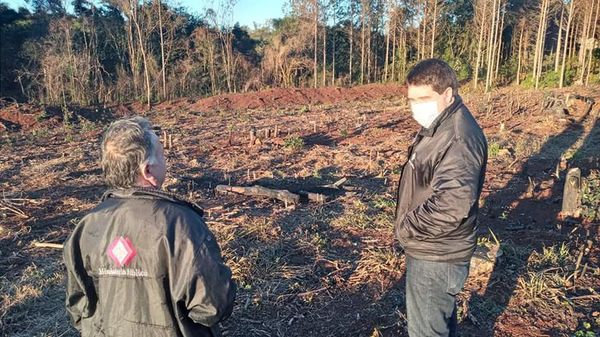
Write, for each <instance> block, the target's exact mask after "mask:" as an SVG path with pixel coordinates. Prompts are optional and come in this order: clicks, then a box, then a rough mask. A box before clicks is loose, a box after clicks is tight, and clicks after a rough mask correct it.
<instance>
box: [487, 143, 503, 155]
mask: <svg viewBox="0 0 600 337" xmlns="http://www.w3.org/2000/svg"><path fill="white" fill-rule="evenodd" d="M500 150H502V147H501V146H500V144H498V143H495V142H494V143H491V144H490V145H489V146H488V156H489V157H490V158H496V157H497V156H498V154H500Z"/></svg>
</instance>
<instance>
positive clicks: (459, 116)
mask: <svg viewBox="0 0 600 337" xmlns="http://www.w3.org/2000/svg"><path fill="white" fill-rule="evenodd" d="M406 82H407V85H408V101H409V104H410V108H411V111H412V115H413V118H414V119H415V120H416V121H417V122H418V123H419V124H420V125H421V127H422V128H421V130H420V131H419V133H418V134H417V136H416V137H415V139H414V142H413V144H412V145H411V146H410V148H409V150H408V161H407V163H406V164H405V165H404V167H403V169H402V175H401V178H400V183H399V186H398V200H397V201H398V203H397V208H396V220H395V229H394V230H395V234H396V238H397V239H398V241H399V242H400V244H401V245H402V247H403V248H404V251H405V253H406V310H407V314H408V331H409V335H410V336H411V337H433V336H456V334H457V331H456V330H457V329H456V299H455V297H456V295H457V294H458V292H459V291H460V290H461V289H462V287H463V285H464V283H465V280H466V278H467V276H468V273H469V261H470V259H471V256H472V255H473V252H474V250H475V245H476V232H477V212H478V209H479V196H480V194H481V189H482V186H483V181H484V176H485V169H486V162H487V142H486V139H485V136H484V135H483V132H482V130H481V128H480V127H479V125H478V124H477V121H476V120H475V119H474V118H473V115H471V113H470V112H469V110H468V109H467V107H466V106H465V105H464V104H463V102H462V100H461V98H460V96H459V95H458V90H457V89H458V81H457V79H456V74H455V73H454V71H453V70H452V68H450V66H449V65H448V64H446V63H445V62H443V61H441V60H437V59H429V60H425V61H422V62H420V63H419V64H417V65H415V67H414V68H413V69H412V70H411V71H410V73H409V74H408V76H407V80H406Z"/></svg>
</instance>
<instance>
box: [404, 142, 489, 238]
mask: <svg viewBox="0 0 600 337" xmlns="http://www.w3.org/2000/svg"><path fill="white" fill-rule="evenodd" d="M485 161H486V150H485V144H481V143H480V142H477V141H465V140H464V139H456V140H454V142H453V144H451V146H450V147H449V149H448V150H447V151H446V153H445V155H444V156H443V158H442V160H441V161H440V163H439V164H438V165H437V167H436V168H435V170H434V174H433V178H432V181H431V189H432V194H431V196H430V197H429V198H427V199H426V200H425V201H424V202H423V203H421V204H420V205H419V206H417V207H416V208H415V209H413V210H412V211H410V212H408V213H407V214H406V216H405V218H404V219H403V220H402V223H401V226H400V235H402V236H404V237H407V238H415V239H417V240H425V239H427V238H435V237H440V236H443V235H444V234H445V233H448V232H451V231H452V230H454V229H456V228H457V227H458V226H459V225H460V224H461V223H462V220H463V219H464V218H466V217H468V216H469V213H470V211H471V209H472V207H473V205H474V204H475V203H476V202H478V200H477V199H478V196H479V192H480V191H479V189H480V184H481V182H480V180H481V179H482V177H481V172H482V167H483V165H485Z"/></svg>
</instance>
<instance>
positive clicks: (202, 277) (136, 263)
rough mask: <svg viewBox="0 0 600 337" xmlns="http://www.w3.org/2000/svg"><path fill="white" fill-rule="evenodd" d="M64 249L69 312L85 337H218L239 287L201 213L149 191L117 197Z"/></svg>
mask: <svg viewBox="0 0 600 337" xmlns="http://www.w3.org/2000/svg"><path fill="white" fill-rule="evenodd" d="M102 199H103V201H102V202H101V203H100V205H98V206H97V207H96V208H95V209H94V210H92V211H91V212H90V213H89V214H88V215H86V216H85V217H84V218H83V219H82V220H81V222H79V224H78V225H77V227H76V228H75V230H74V232H73V233H72V234H71V236H70V237H69V239H68V240H67V242H66V243H65V248H64V259H65V265H66V267H67V272H68V275H67V276H68V277H67V298H66V305H67V311H68V313H69V315H70V318H71V321H72V324H73V325H74V326H75V327H76V328H77V329H78V330H79V331H80V332H81V335H82V336H84V337H87V336H114V337H124V336H154V337H162V336H165V337H166V336H168V337H175V336H177V337H181V336H195V337H198V336H219V335H220V334H221V333H220V330H219V326H218V322H219V321H221V320H223V319H225V318H227V317H228V316H229V315H230V314H231V311H232V308H233V303H234V300H235V291H236V287H235V284H234V282H233V281H232V280H231V272H230V270H229V268H227V267H226V266H225V265H224V264H223V261H222V259H221V251H220V249H219V246H218V244H217V242H216V240H215V237H214V236H213V234H212V233H211V232H210V231H209V230H208V228H207V227H206V224H205V223H204V221H203V220H202V210H201V209H200V208H198V207H197V206H195V205H194V204H192V203H189V202H185V201H182V200H180V199H178V198H176V197H175V196H173V195H170V194H166V193H162V192H159V191H155V190H147V189H130V190H112V191H108V192H107V193H105V194H104V196H103V198H102Z"/></svg>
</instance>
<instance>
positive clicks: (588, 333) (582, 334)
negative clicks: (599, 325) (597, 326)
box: [573, 322, 596, 337]
mask: <svg viewBox="0 0 600 337" xmlns="http://www.w3.org/2000/svg"><path fill="white" fill-rule="evenodd" d="M592 328H593V327H592V324H591V323H589V322H583V323H582V324H581V328H580V329H579V330H577V331H576V332H575V333H574V334H573V337H596V333H595V332H594V331H593V330H592Z"/></svg>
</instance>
